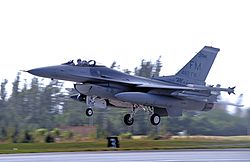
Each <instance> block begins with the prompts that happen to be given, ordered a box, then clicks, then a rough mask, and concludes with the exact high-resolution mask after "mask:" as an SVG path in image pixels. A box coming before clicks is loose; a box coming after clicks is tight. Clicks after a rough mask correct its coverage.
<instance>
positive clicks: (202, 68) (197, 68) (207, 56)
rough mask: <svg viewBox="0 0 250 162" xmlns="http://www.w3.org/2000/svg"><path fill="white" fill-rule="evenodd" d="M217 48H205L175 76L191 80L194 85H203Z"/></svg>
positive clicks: (217, 50)
mask: <svg viewBox="0 0 250 162" xmlns="http://www.w3.org/2000/svg"><path fill="white" fill-rule="evenodd" d="M219 51H220V49H219V48H214V47H208V46H205V47H204V48H202V49H201V50H200V52H198V53H197V54H196V55H195V56H194V57H193V58H192V59H191V60H190V61H189V62H188V63H187V64H186V65H185V66H184V67H183V68H182V69H181V70H180V71H178V72H177V73H176V74H175V76H178V77H181V78H185V79H188V80H191V81H192V82H193V83H194V84H196V83H205V80H206V78H207V75H208V73H209V71H210V69H211V67H212V65H213V62H214V60H215V57H216V55H217V53H218V52H219Z"/></svg>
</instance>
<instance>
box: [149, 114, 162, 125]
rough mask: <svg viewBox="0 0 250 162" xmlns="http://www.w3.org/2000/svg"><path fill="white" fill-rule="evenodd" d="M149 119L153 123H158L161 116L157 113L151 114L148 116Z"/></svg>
mask: <svg viewBox="0 0 250 162" xmlns="http://www.w3.org/2000/svg"><path fill="white" fill-rule="evenodd" d="M150 121H151V123H152V124H153V125H158V124H160V122H161V117H160V116H159V115H158V114H153V115H152V116H151V117H150Z"/></svg>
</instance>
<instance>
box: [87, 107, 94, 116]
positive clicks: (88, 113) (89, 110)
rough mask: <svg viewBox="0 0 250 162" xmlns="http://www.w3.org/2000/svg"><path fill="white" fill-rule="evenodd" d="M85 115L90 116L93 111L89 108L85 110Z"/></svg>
mask: <svg viewBox="0 0 250 162" xmlns="http://www.w3.org/2000/svg"><path fill="white" fill-rule="evenodd" d="M86 115H87V116H92V115H93V110H92V109H91V108H87V109H86Z"/></svg>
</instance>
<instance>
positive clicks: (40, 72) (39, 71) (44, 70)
mask: <svg viewBox="0 0 250 162" xmlns="http://www.w3.org/2000/svg"><path fill="white" fill-rule="evenodd" d="M27 72H28V73H30V74H33V75H36V76H40V77H48V76H49V69H47V68H36V69H30V70H28V71H27Z"/></svg>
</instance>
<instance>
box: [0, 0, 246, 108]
mask: <svg viewBox="0 0 250 162" xmlns="http://www.w3.org/2000/svg"><path fill="white" fill-rule="evenodd" d="M249 7H250V1H248V0H245V1H244V0H235V1H230V0H188V1H187V0H172V1H167V0H151V1H149V0H123V1H120V0H89V1H84V0H40V1H36V0H22V1H20V0H16V1H13V0H0V56H1V59H0V60H1V62H0V81H2V80H3V79H4V78H7V79H8V80H9V81H10V82H12V81H13V80H14V77H15V76H16V74H17V72H18V70H20V69H26V70H27V69H31V68H35V67H41V66H47V65H56V64H60V63H62V62H66V61H68V60H70V59H77V58H85V59H95V60H97V61H98V62H100V63H102V64H104V65H106V66H110V65H111V63H112V62H113V61H117V63H118V64H119V65H121V68H122V69H126V68H127V69H130V70H132V71H133V69H134V68H135V67H136V66H138V65H139V64H140V62H141V60H142V59H146V60H152V61H155V60H156V59H157V58H158V57H159V56H160V55H161V56H162V59H161V60H162V62H163V69H162V72H161V74H162V75H170V74H175V72H176V71H178V70H179V69H180V68H181V67H182V66H183V65H184V64H185V63H186V62H187V61H189V59H191V58H192V57H193V56H194V55H195V53H196V52H198V51H199V50H200V49H201V48H202V47H203V46H205V45H208V46H213V47H217V48H220V49H221V51H220V52H219V54H218V55H217V58H216V60H215V63H214V65H213V67H212V69H211V71H210V74H209V76H208V78H207V83H208V84H217V83H220V84H221V85H222V86H223V87H228V86H236V93H237V94H240V93H244V95H245V97H244V104H246V105H247V106H250V102H249V101H248V99H249V97H250V88H249V85H250V78H249V76H248V74H249V72H248V70H250V63H249V59H248V58H249V55H250V16H249V15H250V9H249ZM26 76H27V77H29V76H28V75H27V74H26V75H24V77H26ZM9 84H10V83H9ZM230 97H231V98H232V97H233V96H230Z"/></svg>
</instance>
